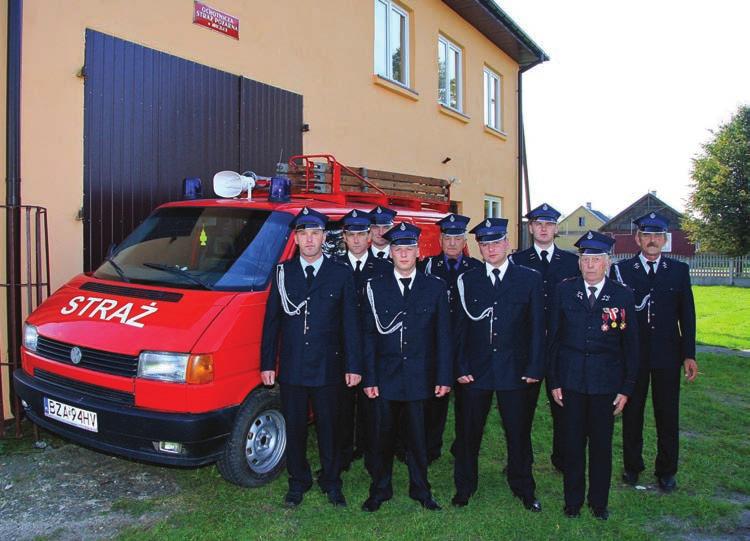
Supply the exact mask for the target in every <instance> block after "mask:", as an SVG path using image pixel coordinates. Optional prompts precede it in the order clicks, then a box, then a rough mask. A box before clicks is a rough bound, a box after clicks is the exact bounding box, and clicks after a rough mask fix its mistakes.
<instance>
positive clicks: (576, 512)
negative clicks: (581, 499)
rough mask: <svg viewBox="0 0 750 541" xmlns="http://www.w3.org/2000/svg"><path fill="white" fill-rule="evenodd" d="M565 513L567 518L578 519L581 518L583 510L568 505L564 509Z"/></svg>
mask: <svg viewBox="0 0 750 541" xmlns="http://www.w3.org/2000/svg"><path fill="white" fill-rule="evenodd" d="M563 512H564V513H565V516H566V517H568V518H578V517H580V516H581V508H580V507H573V506H571V505H566V506H565V507H564V508H563Z"/></svg>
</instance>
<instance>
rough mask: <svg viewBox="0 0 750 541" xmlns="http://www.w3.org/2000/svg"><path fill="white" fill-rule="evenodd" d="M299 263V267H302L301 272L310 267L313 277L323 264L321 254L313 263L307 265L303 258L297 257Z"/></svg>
mask: <svg viewBox="0 0 750 541" xmlns="http://www.w3.org/2000/svg"><path fill="white" fill-rule="evenodd" d="M299 262H300V265H302V272H305V267H307V266H308V265H312V266H313V276H317V275H318V271H319V270H320V266H321V265H322V264H323V254H321V255H320V257H319V258H318V259H316V260H315V261H314V262H313V263H308V262H307V260H306V259H305V258H304V257H302V256H299Z"/></svg>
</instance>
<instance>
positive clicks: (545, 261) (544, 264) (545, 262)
mask: <svg viewBox="0 0 750 541" xmlns="http://www.w3.org/2000/svg"><path fill="white" fill-rule="evenodd" d="M539 255H541V256H542V268H543V269H544V272H545V273H546V272H547V268H548V267H549V260H548V259H547V255H548V253H547V250H542V251H541V252H539Z"/></svg>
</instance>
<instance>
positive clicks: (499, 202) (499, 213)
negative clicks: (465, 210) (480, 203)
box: [484, 195, 503, 218]
mask: <svg viewBox="0 0 750 541" xmlns="http://www.w3.org/2000/svg"><path fill="white" fill-rule="evenodd" d="M488 204H489V210H490V211H489V213H488V212H487V205H488ZM484 217H485V218H502V217H503V199H502V198H501V197H497V196H494V195H485V196H484Z"/></svg>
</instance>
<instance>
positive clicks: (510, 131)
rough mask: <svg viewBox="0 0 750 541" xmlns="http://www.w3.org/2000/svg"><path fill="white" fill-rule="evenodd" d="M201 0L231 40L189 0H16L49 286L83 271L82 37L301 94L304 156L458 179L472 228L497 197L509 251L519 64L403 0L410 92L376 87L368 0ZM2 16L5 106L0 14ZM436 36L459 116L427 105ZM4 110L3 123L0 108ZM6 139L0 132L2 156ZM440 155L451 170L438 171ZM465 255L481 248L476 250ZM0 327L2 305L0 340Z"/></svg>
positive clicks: (27, 138)
mask: <svg viewBox="0 0 750 541" xmlns="http://www.w3.org/2000/svg"><path fill="white" fill-rule="evenodd" d="M207 3H208V4H209V5H210V6H211V7H213V8H215V9H218V10H221V11H224V12H226V13H229V14H231V15H233V16H235V17H238V18H239V19H240V39H239V40H235V39H231V38H228V37H226V36H224V35H221V34H219V33H217V32H214V31H211V30H208V29H206V28H203V27H200V26H198V25H195V24H194V23H193V22H192V19H193V2H191V1H190V0H159V1H158V2H154V1H152V0H26V1H25V2H24V13H23V14H24V18H23V65H22V81H21V83H22V104H21V123H22V125H21V153H22V154H21V176H22V199H23V203H24V204H33V205H40V206H43V207H46V208H47V209H48V211H49V230H50V261H51V265H50V266H51V273H52V287H53V290H54V289H56V288H57V287H58V286H60V285H61V284H63V283H64V282H65V281H67V280H68V279H69V278H70V277H72V276H73V275H75V274H77V273H79V272H80V271H81V270H82V264H83V261H82V260H83V223H82V222H81V221H78V220H76V215H77V213H78V211H79V209H80V208H81V207H82V204H83V131H84V111H83V102H84V79H82V78H81V77H79V76H78V74H79V72H80V70H81V68H82V66H83V64H84V55H85V30H86V29H87V28H91V29H93V30H96V31H99V32H103V33H106V34H110V35H113V36H116V37H118V38H121V39H124V40H128V41H132V42H135V43H138V44H140V45H143V46H146V47H151V48H154V49H157V50H159V51H164V52H166V53H169V54H172V55H175V56H179V57H182V58H186V59H188V60H192V61H195V62H198V63H201V64H205V65H208V66H211V67H215V68H218V69H222V70H225V71H228V72H231V73H234V74H237V75H243V76H245V77H248V78H251V79H255V80H258V81H261V82H264V83H267V84H271V85H274V86H278V87H281V88H285V89H288V90H291V91H294V92H297V93H300V94H302V95H303V96H304V98H303V99H304V121H305V122H306V123H308V124H309V125H310V131H309V132H308V133H306V134H304V136H303V145H304V151H305V152H307V153H320V152H326V153H332V154H334V155H335V156H336V157H337V158H338V159H339V160H340V161H341V162H343V163H346V164H348V165H355V166H366V167H369V168H372V169H384V170H391V171H398V172H402V173H411V174H421V175H426V176H432V177H440V178H452V177H455V178H456V179H458V181H459V182H458V183H457V184H455V185H454V187H453V190H452V195H453V199H454V200H456V201H458V202H459V209H460V210H461V211H462V212H463V213H465V214H467V215H469V216H471V217H472V219H473V221H474V222H476V221H477V220H479V219H481V218H483V216H484V203H483V197H484V195H485V194H490V195H493V196H497V197H500V198H502V205H503V215H504V216H505V217H507V218H509V219H510V222H511V223H510V224H509V231H510V234H511V238H512V242H513V243H514V244H515V231H516V227H515V208H516V203H515V202H516V200H517V193H516V192H517V180H516V179H517V176H516V175H517V172H516V154H517V151H516V149H517V137H516V126H517V107H516V91H517V73H518V65H517V64H516V63H515V62H514V61H513V60H512V59H511V58H510V57H508V56H507V55H506V54H505V53H503V52H502V51H501V50H499V49H498V48H497V47H496V46H495V45H493V44H492V43H491V42H490V41H489V40H488V39H486V38H485V37H484V36H483V35H482V34H480V33H479V31H477V30H476V29H475V28H474V27H473V26H471V25H470V24H469V23H467V22H466V21H465V20H464V19H462V18H461V17H460V16H459V15H458V14H457V13H455V12H454V11H453V10H451V9H450V8H449V7H447V6H446V5H445V4H444V3H443V2H442V1H440V0H403V1H401V2H400V4H401V5H402V7H404V8H405V9H406V10H407V11H408V12H409V13H410V53H411V60H410V70H411V73H410V75H411V77H410V79H411V80H410V87H411V88H412V90H413V92H399V91H396V90H395V87H394V86H393V85H391V86H389V85H387V84H386V85H383V84H378V78H377V77H374V76H373V73H374V60H373V58H374V50H373V44H374V3H373V0H326V1H325V2H319V1H312V0H276V1H274V2H256V1H247V0H208V2H207ZM0 17H1V18H2V19H0V29H1V30H0V33H1V34H0V43H1V45H0V51H2V55H1V56H2V62H3V65H2V69H0V83H2V84H0V89H2V90H0V92H2V93H3V98H4V92H5V83H4V77H5V66H4V62H5V58H6V54H5V47H6V35H5V32H6V29H7V24H6V21H5V17H6V10H5V9H2V10H0ZM441 33H442V34H443V35H445V36H447V37H449V38H450V39H451V40H452V41H454V42H455V43H457V44H458V45H460V46H461V47H462V48H463V112H464V115H465V117H463V116H458V115H452V114H444V113H445V111H444V110H441V108H440V107H439V106H438V103H437V76H438V66H437V41H438V35H439V34H441ZM485 65H486V66H489V67H490V68H492V69H493V70H494V71H495V72H497V73H499V74H500V75H501V76H502V78H503V85H502V103H503V105H502V107H503V110H502V113H503V127H504V130H505V134H504V135H502V136H500V135H498V134H496V133H490V132H489V131H487V130H486V129H485V127H484V118H483V114H484V111H483V101H484V89H483V68H484V66H485ZM0 104H2V105H0V115H2V116H0V118H1V119H2V120H4V118H5V110H4V104H5V100H4V99H2V101H0ZM2 125H5V123H4V122H3V124H2ZM4 138H5V132H4V130H3V131H2V134H1V135H0V152H2V153H4V149H5V144H4V143H5V139H4ZM0 156H2V160H3V166H4V165H5V162H4V155H0ZM446 157H450V158H451V160H450V162H448V163H447V164H442V163H441V162H442V161H443V159H444V158H446ZM4 188H5V187H4V185H3V187H2V188H0V193H2V195H3V200H4ZM3 242H4V237H3V238H0V250H1V251H0V253H1V254H3V256H2V259H3V261H2V267H3V270H2V272H3V273H4V267H5V261H4V259H5V258H4V254H5V249H4V246H3V245H2V243H3ZM472 253H474V254H477V253H478V252H477V250H476V247H475V246H473V247H472ZM4 300H5V299H4V298H3V302H4ZM4 318H5V307H4V306H2V312H1V313H0V323H2V331H1V332H3V333H4V332H5V323H4V321H2V320H4ZM3 347H4V348H7V340H5V337H4V336H3ZM6 358H7V351H3V359H6ZM3 381H7V378H6V377H4V378H3Z"/></svg>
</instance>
